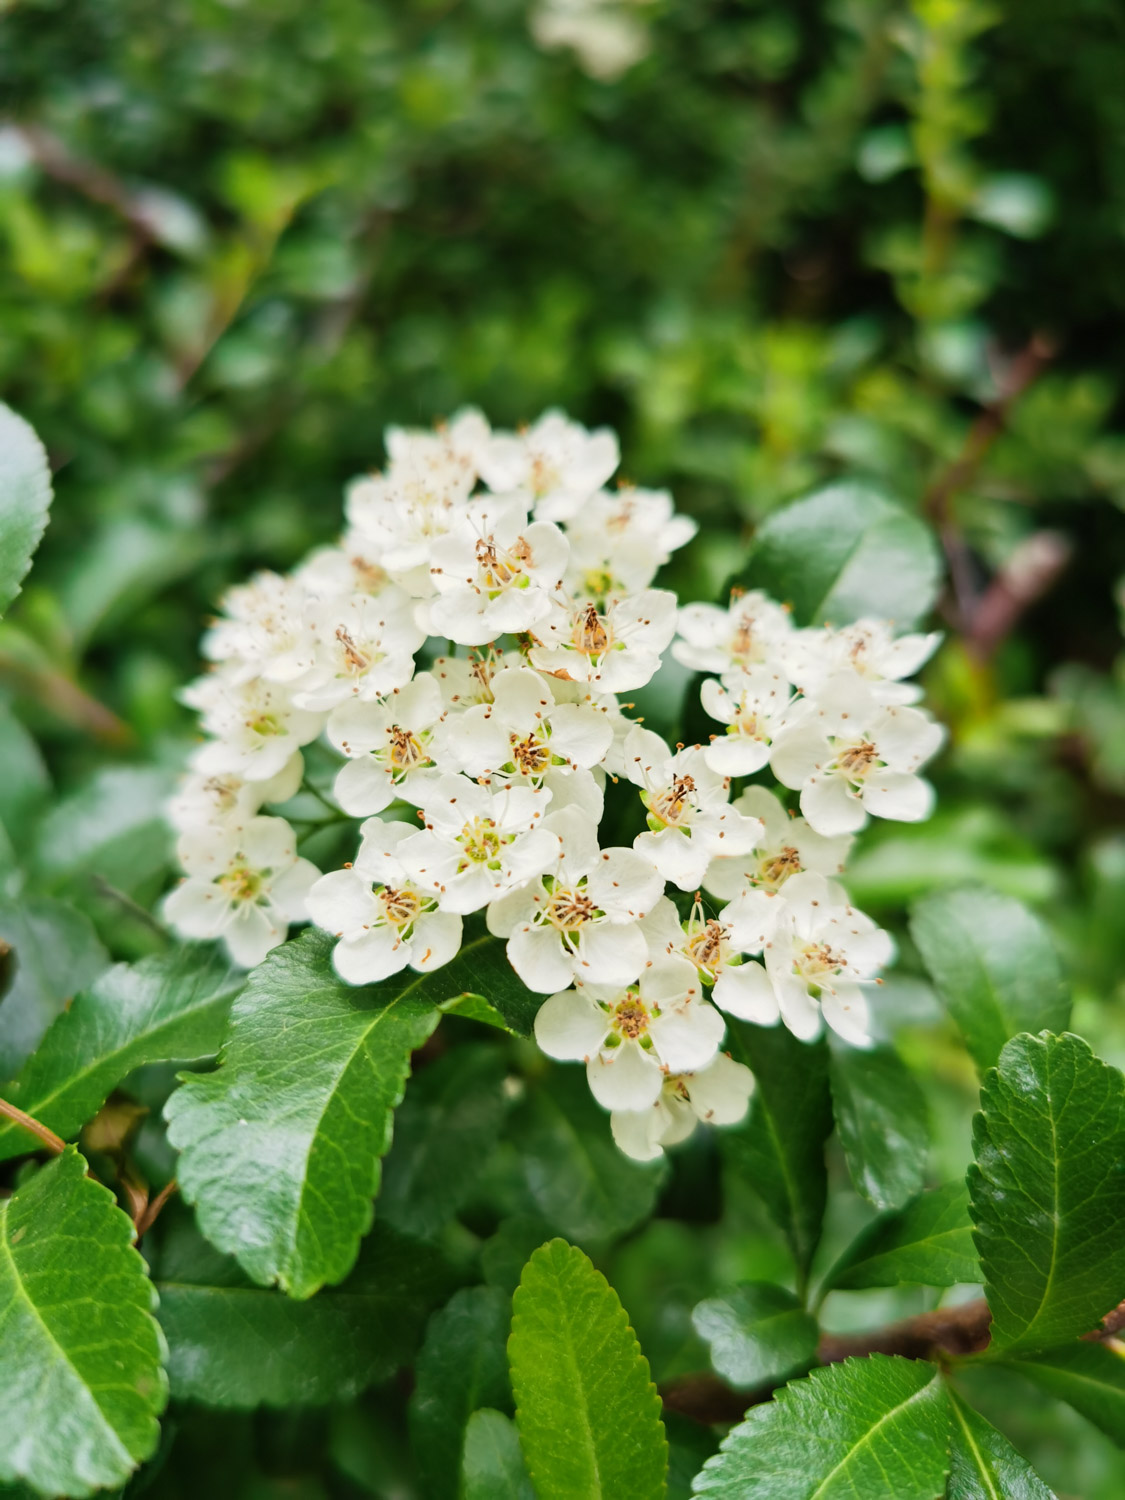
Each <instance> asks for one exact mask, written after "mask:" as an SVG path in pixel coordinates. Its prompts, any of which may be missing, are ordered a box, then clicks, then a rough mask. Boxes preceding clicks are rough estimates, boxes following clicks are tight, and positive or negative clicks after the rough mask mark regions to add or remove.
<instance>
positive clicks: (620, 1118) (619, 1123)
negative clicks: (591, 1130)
mask: <svg viewBox="0 0 1125 1500" xmlns="http://www.w3.org/2000/svg"><path fill="white" fill-rule="evenodd" d="M753 1092H754V1075H753V1074H752V1073H751V1071H750V1069H749V1068H747V1067H745V1066H744V1065H743V1064H742V1063H739V1062H734V1061H733V1060H732V1059H731V1058H729V1057H728V1056H727V1055H726V1053H725V1052H720V1053H719V1054H718V1056H717V1057H716V1058H715V1059H714V1061H713V1062H710V1063H708V1064H707V1066H706V1067H705V1068H700V1069H699V1070H698V1071H697V1072H694V1073H680V1074H678V1075H676V1076H674V1077H672V1078H666V1079H665V1080H664V1086H663V1088H662V1089H661V1091H660V1094H659V1095H658V1097H657V1099H656V1101H655V1103H653V1104H650V1105H649V1107H648V1109H646V1110H641V1111H636V1110H617V1109H615V1110H614V1111H613V1114H612V1115H611V1116H610V1128H611V1129H612V1130H613V1139H614V1140H615V1141H616V1142H617V1144H618V1146H619V1147H620V1149H621V1150H622V1151H624V1153H625V1155H626V1156H631V1157H632V1158H633V1159H634V1160H635V1161H653V1160H655V1159H656V1157H658V1156H662V1155H663V1154H664V1148H665V1147H666V1146H674V1145H676V1144H677V1143H678V1142H679V1141H684V1140H687V1138H688V1136H689V1135H691V1133H692V1131H693V1130H694V1129H695V1127H696V1124H697V1123H698V1122H699V1121H700V1120H702V1121H703V1123H704V1124H705V1125H736V1124H737V1123H738V1121H739V1120H741V1119H742V1117H743V1115H744V1114H745V1113H746V1110H747V1108H748V1106H749V1104H750V1096H751V1094H752V1093H753Z"/></svg>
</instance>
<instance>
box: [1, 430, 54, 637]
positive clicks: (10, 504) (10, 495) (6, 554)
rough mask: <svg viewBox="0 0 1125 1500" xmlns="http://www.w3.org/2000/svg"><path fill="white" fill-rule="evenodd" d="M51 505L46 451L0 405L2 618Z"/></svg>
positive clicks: (44, 528) (25, 569) (18, 586)
mask: <svg viewBox="0 0 1125 1500" xmlns="http://www.w3.org/2000/svg"><path fill="white" fill-rule="evenodd" d="M50 505H51V468H50V465H49V463H48V461H47V453H46V450H45V449H44V447H43V444H42V443H41V442H40V441H39V439H38V438H37V437H36V435H35V433H34V431H33V430H32V429H31V427H30V426H29V425H28V424H27V423H26V422H25V421H24V419H23V418H22V417H19V416H17V415H16V413H15V412H14V411H13V410H12V409H11V407H10V406H4V405H3V404H2V403H0V614H3V613H4V611H5V610H6V609H7V607H8V605H9V604H11V602H12V600H13V599H14V598H15V597H16V595H17V594H18V593H19V591H20V584H21V583H22V582H23V579H24V577H25V575H26V573H27V570H28V568H30V567H31V558H32V554H33V553H34V552H35V549H36V547H38V545H39V539H40V537H41V536H42V535H43V532H44V531H45V530H46V527H47V511H48V510H49V508H50Z"/></svg>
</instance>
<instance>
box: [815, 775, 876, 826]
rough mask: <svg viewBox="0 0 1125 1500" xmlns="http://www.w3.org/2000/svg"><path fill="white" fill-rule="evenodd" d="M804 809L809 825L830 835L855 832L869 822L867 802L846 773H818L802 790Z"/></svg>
mask: <svg viewBox="0 0 1125 1500" xmlns="http://www.w3.org/2000/svg"><path fill="white" fill-rule="evenodd" d="M801 811H802V813H804V815H805V817H806V819H807V820H808V823H809V827H810V828H812V829H813V830H814V831H815V832H816V833H821V834H824V836H825V837H826V838H835V837H836V835H837V834H841V833H855V832H856V831H857V830H858V829H860V828H862V827H863V825H864V824H865V823H866V822H867V813H866V811H865V810H864V806H863V803H862V802H861V801H860V799H859V798H858V797H857V796H856V795H855V793H854V792H853V791H852V790H851V788H850V787H849V785H848V783H847V782H846V781H845V780H844V778H843V777H842V776H837V775H834V774H831V773H829V774H827V775H818V776H815V777H813V778H812V780H810V781H809V782H808V783H807V784H806V786H805V788H804V790H803V791H802V792H801Z"/></svg>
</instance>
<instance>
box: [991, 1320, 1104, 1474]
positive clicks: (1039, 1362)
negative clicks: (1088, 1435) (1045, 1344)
mask: <svg viewBox="0 0 1125 1500" xmlns="http://www.w3.org/2000/svg"><path fill="white" fill-rule="evenodd" d="M1011 1368H1012V1369H1013V1370H1016V1371H1018V1372H1019V1374H1021V1375H1026V1376H1027V1378H1028V1380H1031V1381H1033V1382H1034V1383H1035V1384H1036V1385H1037V1386H1038V1387H1039V1388H1040V1390H1044V1391H1047V1392H1049V1394H1050V1395H1052V1396H1057V1397H1058V1398H1059V1400H1060V1401H1065V1402H1066V1403H1067V1405H1068V1406H1073V1407H1074V1409H1075V1411H1079V1412H1081V1413H1082V1415H1083V1416H1084V1417H1085V1418H1086V1419H1087V1421H1090V1422H1093V1424H1094V1426H1095V1427H1100V1428H1101V1430H1102V1431H1103V1432H1104V1433H1105V1434H1106V1436H1107V1437H1111V1438H1112V1439H1113V1441H1114V1442H1115V1443H1116V1444H1117V1445H1118V1447H1120V1448H1125V1348H1123V1347H1122V1345H1121V1343H1120V1341H1118V1340H1114V1341H1113V1342H1109V1343H1095V1342H1092V1341H1087V1340H1079V1341H1078V1342H1076V1343H1073V1344H1064V1345H1063V1347H1062V1348H1061V1349H1047V1350H1044V1352H1043V1353H1042V1354H1035V1355H1031V1356H1027V1357H1025V1358H1023V1359H1020V1360H1013V1362H1012V1364H1011Z"/></svg>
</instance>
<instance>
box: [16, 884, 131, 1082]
mask: <svg viewBox="0 0 1125 1500" xmlns="http://www.w3.org/2000/svg"><path fill="white" fill-rule="evenodd" d="M0 945H3V946H5V947H7V948H10V949H11V950H12V951H11V953H10V954H9V955H8V957H7V966H8V972H9V975H10V976H11V977H10V981H9V984H8V988H7V990H6V992H5V993H4V995H3V998H2V999H0V1079H5V1080H6V1079H8V1078H14V1077H15V1075H16V1074H17V1073H18V1072H19V1070H20V1068H21V1067H22V1066H23V1064H24V1063H25V1062H26V1060H27V1059H28V1057H30V1055H31V1053H32V1052H33V1051H34V1050H35V1048H36V1047H37V1046H38V1045H39V1042H40V1040H41V1039H42V1036H43V1033H44V1032H45V1031H46V1030H47V1027H48V1026H50V1024H51V1022H52V1021H53V1020H54V1019H55V1017H56V1016H57V1015H58V1014H59V1012H60V1011H61V1010H62V1008H63V1006H64V1005H66V1003H67V1001H68V1000H71V999H73V997H74V996H75V995H76V994H77V993H78V991H79V990H82V989H85V988H86V986H87V985H89V984H90V983H91V982H92V981H93V980H94V979H95V978H96V977H97V975H98V974H100V973H101V971H102V970H103V969H104V968H105V966H106V964H108V962H109V957H108V955H107V954H106V951H105V949H104V948H103V947H102V945H101V943H100V942H99V941H98V936H97V933H96V932H95V931H94V929H93V927H91V925H90V922H89V919H88V918H87V917H85V916H83V914H82V913H81V912H79V911H75V910H74V908H73V907H71V906H67V905H66V904H65V903H64V902H62V901H55V900H53V899H52V898H51V897H50V896H27V897H24V898H22V899H21V900H19V901H15V900H7V899H4V898H0Z"/></svg>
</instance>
